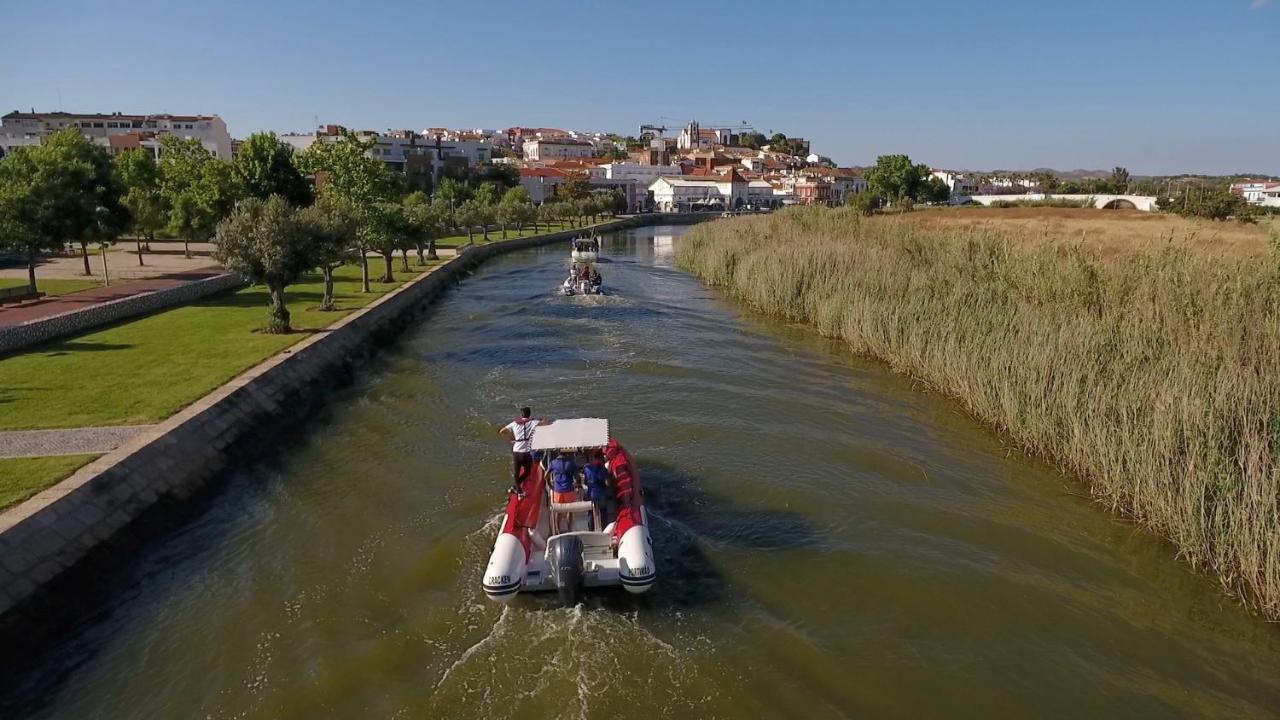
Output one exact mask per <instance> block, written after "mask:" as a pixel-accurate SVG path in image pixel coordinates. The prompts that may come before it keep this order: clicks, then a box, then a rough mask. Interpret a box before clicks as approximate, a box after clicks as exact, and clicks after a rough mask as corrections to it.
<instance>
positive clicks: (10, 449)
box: [0, 425, 155, 458]
mask: <svg viewBox="0 0 1280 720" xmlns="http://www.w3.org/2000/svg"><path fill="white" fill-rule="evenodd" d="M153 427H155V426H154V425H116V426H113V427H90V428H69V429H66V430H8V431H4V432H0V458H15V457H47V456H49V455H84V454H90V453H92V454H96V455H101V454H103V453H108V452H111V451H112V450H115V449H116V448H118V447H120V446H121V445H123V444H124V443H125V442H126V441H128V440H129V439H130V438H132V437H133V436H135V435H137V434H138V433H141V432H145V431H147V430H150V429H151V428H153Z"/></svg>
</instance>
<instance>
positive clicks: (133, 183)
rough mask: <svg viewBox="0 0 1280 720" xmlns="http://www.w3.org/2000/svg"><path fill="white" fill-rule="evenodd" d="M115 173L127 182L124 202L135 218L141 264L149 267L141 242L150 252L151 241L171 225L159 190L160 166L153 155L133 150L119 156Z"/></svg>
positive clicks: (134, 224) (135, 232)
mask: <svg viewBox="0 0 1280 720" xmlns="http://www.w3.org/2000/svg"><path fill="white" fill-rule="evenodd" d="M116 174H117V175H119V177H120V181H121V182H122V183H124V186H125V194H124V198H123V202H124V204H125V206H126V207H128V208H129V214H130V215H131V216H132V220H133V222H132V226H131V230H132V231H133V237H134V242H135V243H136V251H137V253H138V265H139V266H143V265H146V262H144V261H143V259H142V241H143V240H144V239H145V240H146V241H147V249H148V250H150V249H151V241H153V240H155V238H156V233H158V232H160V231H161V230H163V229H164V226H165V225H166V224H167V223H168V222H169V217H168V212H167V208H166V207H165V200H164V194H163V193H162V192H161V191H160V166H159V165H157V164H156V161H155V160H154V159H153V158H152V157H151V153H149V152H147V151H146V150H143V149H142V148H131V149H129V150H125V151H124V152H122V153H120V154H119V155H117V156H116Z"/></svg>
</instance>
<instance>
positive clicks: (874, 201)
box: [844, 192, 880, 217]
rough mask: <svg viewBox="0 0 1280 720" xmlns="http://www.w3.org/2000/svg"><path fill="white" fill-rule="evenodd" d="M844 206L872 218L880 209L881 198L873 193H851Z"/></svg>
mask: <svg viewBox="0 0 1280 720" xmlns="http://www.w3.org/2000/svg"><path fill="white" fill-rule="evenodd" d="M844 204H845V207H849V208H853V209H854V210H855V211H857V212H858V213H859V214H861V215H864V216H866V217H871V216H872V215H875V214H876V210H877V209H879V208H880V197H879V196H878V195H876V194H875V193H873V192H859V193H849V194H848V195H845V197H844Z"/></svg>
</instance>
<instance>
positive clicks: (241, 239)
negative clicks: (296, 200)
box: [214, 195, 316, 333]
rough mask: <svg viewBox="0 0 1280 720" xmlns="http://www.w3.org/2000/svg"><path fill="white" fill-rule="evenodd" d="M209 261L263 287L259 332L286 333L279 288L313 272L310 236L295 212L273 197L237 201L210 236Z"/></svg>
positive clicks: (286, 313) (286, 311)
mask: <svg viewBox="0 0 1280 720" xmlns="http://www.w3.org/2000/svg"><path fill="white" fill-rule="evenodd" d="M214 237H215V240H214V242H215V245H216V249H215V250H214V257H215V258H217V259H218V261H219V262H221V263H222V264H223V266H224V267H226V268H227V269H228V270H230V271H232V272H235V273H238V274H239V275H241V276H242V277H244V278H245V279H246V280H248V281H249V282H251V283H254V284H260V285H263V286H265V287H266V288H267V296H268V298H269V307H270V313H269V319H268V322H267V325H266V327H265V328H264V330H265V331H266V332H270V333H287V332H289V331H290V330H291V329H292V327H291V326H290V324H289V309H288V308H287V307H286V306H285V289H286V288H288V287H289V286H290V285H292V284H293V283H295V282H297V281H298V279H299V278H301V277H302V275H303V274H304V273H305V272H307V271H308V270H310V269H311V268H313V267H315V265H316V262H315V256H314V254H313V252H312V244H311V243H312V239H313V238H312V235H311V233H309V232H308V231H307V229H306V227H305V226H304V224H303V222H302V219H301V218H300V216H299V211H298V209H297V208H295V207H293V206H292V205H290V204H289V202H288V201H287V200H285V199H284V198H282V197H280V196H279V195H272V196H271V197H270V198H267V199H266V200H262V199H261V198H247V199H245V200H242V201H241V202H239V203H238V204H237V205H236V207H235V209H234V210H232V212H231V214H230V215H229V216H227V218H226V219H224V220H222V221H221V222H219V223H218V225H217V228H216V231H215V236H214Z"/></svg>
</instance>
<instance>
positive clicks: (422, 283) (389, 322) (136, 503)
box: [0, 215, 705, 624]
mask: <svg viewBox="0 0 1280 720" xmlns="http://www.w3.org/2000/svg"><path fill="white" fill-rule="evenodd" d="M704 217H705V216H696V217H683V216H664V215H650V216H642V217H640V218H625V219H621V220H616V221H612V222H607V223H602V224H600V225H597V226H595V229H596V230H598V231H601V232H603V231H607V230H609V229H614V228H622V227H631V226H635V225H645V224H655V223H659V222H666V223H671V222H693V221H696V220H699V219H704ZM576 232H577V231H576V230H568V231H560V232H555V233H549V234H544V235H539V236H531V237H524V238H520V239H510V240H507V241H500V240H499V241H496V242H491V243H489V244H487V245H478V246H476V247H473V248H470V249H468V250H466V251H465V252H463V253H461V254H459V255H458V256H456V257H454V258H451V259H450V260H448V261H446V262H444V263H442V264H440V265H439V266H437V267H436V268H435V269H434V270H432V271H431V272H427V273H423V274H421V275H419V276H417V277H416V278H414V279H413V280H412V281H410V282H408V283H406V284H404V285H402V286H399V287H396V288H394V289H391V290H390V291H389V292H387V293H386V294H385V295H383V296H381V297H379V298H378V299H376V300H374V301H373V302H371V303H369V304H368V305H367V306H366V307H363V308H361V309H358V310H356V311H354V312H352V313H350V314H349V315H347V316H346V317H343V318H341V319H340V320H338V321H337V322H335V323H333V324H330V325H329V326H328V327H326V328H324V330H323V332H315V333H310V334H307V335H306V336H305V337H304V338H302V339H301V340H300V341H297V342H296V344H294V342H295V340H297V339H296V338H295V339H294V340H290V342H289V343H286V344H288V345H290V346H289V347H285V348H284V349H283V350H281V351H279V352H277V353H276V354H274V355H272V356H271V357H269V358H267V359H266V360H264V361H263V362H261V363H259V364H258V365H256V366H254V367H252V368H250V369H248V370H246V371H245V372H243V373H241V374H239V375H237V376H236V377H234V378H232V379H230V380H229V381H227V382H225V383H224V384H222V385H220V386H218V387H217V388H216V389H215V390H213V391H212V392H210V393H208V394H207V395H204V396H203V397H201V398H199V399H198V400H195V402H192V403H190V404H189V405H186V406H185V407H183V408H182V409H181V410H180V411H178V412H176V414H173V415H171V416H169V417H168V418H167V419H164V420H163V421H161V422H159V423H157V424H156V425H155V426H154V427H152V428H151V429H149V430H147V431H146V432H144V433H141V434H140V435H138V436H136V437H134V438H132V439H130V440H129V441H128V442H126V443H125V444H124V445H122V446H121V447H120V448H118V449H116V450H114V451H112V452H111V453H108V454H107V455H105V456H103V457H101V458H99V459H98V460H96V461H94V462H91V463H89V464H88V465H86V466H84V467H82V468H80V469H79V470H78V471H77V472H76V473H75V474H74V475H72V476H71V477H69V478H66V479H65V480H62V481H61V482H59V483H57V484H56V485H53V486H52V487H49V488H47V489H45V490H43V491H41V492H39V493H37V494H36V495H35V496H34V497H31V498H30V499H28V500H26V501H25V502H23V503H21V504H18V505H16V506H14V507H11V508H9V509H7V510H5V511H4V512H3V513H0V624H3V623H5V622H9V621H11V620H12V617H10V616H14V617H16V616H20V615H21V614H22V612H21V611H22V609H23V608H27V607H30V606H31V605H32V604H33V599H35V598H38V597H40V591H41V590H42V588H44V587H46V586H50V584H51V583H54V582H57V583H58V585H59V587H68V588H70V589H69V590H68V591H67V592H68V593H71V592H72V591H73V590H74V579H75V573H73V572H71V571H72V570H73V569H75V568H76V567H78V566H80V565H81V564H82V563H83V562H84V560H85V558H86V557H87V556H88V555H90V553H94V554H108V555H109V554H110V552H111V548H112V546H113V545H114V544H115V543H116V541H117V540H118V539H119V536H120V535H122V534H124V531H125V530H127V529H128V528H130V527H131V526H134V525H137V524H145V521H146V519H147V516H148V514H149V513H150V512H151V510H152V509H153V508H156V507H172V506H173V505H174V504H176V503H179V502H182V501H184V500H186V499H187V498H189V497H191V496H192V495H194V494H195V493H197V492H198V491H199V490H201V489H202V488H203V487H204V486H206V485H207V484H209V483H210V482H211V481H212V480H214V479H215V478H216V477H218V476H219V474H220V473H221V472H222V470H224V469H225V468H227V467H228V466H229V465H230V464H231V463H232V462H233V460H234V459H235V458H236V457H238V456H239V455H241V454H244V453H246V452H252V451H253V450H254V449H255V448H261V447H266V446H269V444H270V442H271V440H272V438H274V437H275V436H276V435H277V434H278V433H279V432H281V431H283V430H284V429H285V428H284V427H282V426H288V427H296V426H297V425H298V424H299V423H301V422H302V421H303V420H305V418H306V417H307V416H308V415H309V413H310V412H311V411H312V410H313V409H314V408H315V407H316V406H317V405H318V404H319V403H320V402H322V400H323V398H324V397H325V395H326V392H325V391H326V389H328V388H331V387H334V386H337V385H340V384H342V383H344V382H348V381H349V380H350V378H351V374H352V372H353V369H354V367H355V365H357V364H358V363H359V362H360V361H361V360H363V359H364V358H366V357H368V356H370V355H371V354H372V353H373V352H374V351H375V350H376V345H377V343H378V342H379V341H386V340H389V339H391V338H394V337H395V336H396V335H397V334H398V333H399V332H400V330H402V329H403V328H404V327H405V326H406V325H407V324H408V323H410V322H412V320H413V319H414V318H415V317H417V316H418V315H419V314H420V313H422V312H423V311H424V310H425V309H426V307H427V306H428V305H429V302H430V301H431V300H432V299H433V298H434V297H436V296H437V295H439V294H440V293H441V292H443V291H444V290H445V289H446V288H447V287H448V286H449V285H450V284H451V283H452V282H454V281H456V280H457V279H459V278H461V277H462V276H463V275H465V274H466V273H468V272H470V270H471V269H473V268H474V267H476V266H477V265H478V264H479V263H481V262H483V261H485V260H486V259H488V258H490V257H493V256H495V255H498V254H501V253H505V252H509V251H511V250H516V249H520V248H528V247H534V246H537V245H543V244H548V243H552V242H558V241H563V240H565V239H567V238H568V237H570V236H572V235H573V234H575V233H576ZM253 309H254V310H255V311H256V312H257V313H259V314H261V312H262V310H261V306H260V305H258V304H256V303H255V304H254V305H253ZM282 347H283V346H282ZM116 349H117V350H119V349H120V348H116ZM10 360H12V358H11V359H10ZM10 360H6V361H5V362H9V361H10ZM184 404H185V403H184ZM282 419H287V422H283V423H282V422H280V420H282ZM65 578H70V579H65ZM17 622H21V620H18V621H17Z"/></svg>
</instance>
